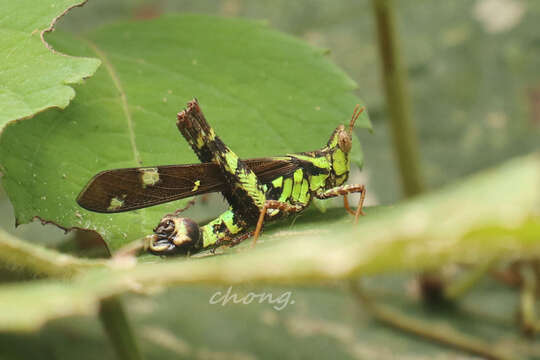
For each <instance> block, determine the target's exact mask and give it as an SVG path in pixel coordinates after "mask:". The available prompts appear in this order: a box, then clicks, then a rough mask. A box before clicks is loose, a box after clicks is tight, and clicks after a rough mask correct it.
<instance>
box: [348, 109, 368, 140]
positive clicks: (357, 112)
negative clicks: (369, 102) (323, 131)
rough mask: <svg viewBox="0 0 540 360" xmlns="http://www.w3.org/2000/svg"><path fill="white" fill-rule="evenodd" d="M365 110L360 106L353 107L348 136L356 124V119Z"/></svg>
mask: <svg viewBox="0 0 540 360" xmlns="http://www.w3.org/2000/svg"><path fill="white" fill-rule="evenodd" d="M365 109H366V107H365V106H362V107H360V104H356V106H355V107H354V111H353V114H352V117H351V122H350V123H349V135H351V136H352V131H353V128H354V123H355V122H356V119H358V117H359V116H360V115H361V114H362V113H363V112H364V110H365Z"/></svg>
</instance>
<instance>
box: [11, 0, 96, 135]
mask: <svg viewBox="0 0 540 360" xmlns="http://www.w3.org/2000/svg"><path fill="white" fill-rule="evenodd" d="M84 3H85V1H81V0H40V1H32V0H19V1H9V0H2V1H0V9H2V15H0V54H2V56H1V59H2V60H1V61H0V84H2V86H1V87H0V109H1V110H0V130H1V129H2V128H3V127H4V126H5V125H6V123H7V122H8V121H10V120H14V119H20V118H24V117H29V116H32V115H34V114H36V113H37V112H40V111H43V110H45V109H48V108H51V107H58V108H62V109H63V108H65V107H66V106H67V105H68V103H69V102H70V101H71V100H72V99H73V97H74V96H75V91H74V90H73V88H72V87H70V86H67V85H68V84H75V83H79V82H81V80H82V79H84V78H86V77H89V76H91V75H92V74H93V73H94V72H95V71H96V69H97V67H98V66H99V64H100V61H99V60H97V59H90V58H77V57H72V56H66V55H63V54H60V53H57V52H55V51H54V50H53V49H52V48H49V45H48V44H47V43H46V42H45V40H44V39H43V35H44V34H45V33H46V32H47V31H52V30H53V27H54V25H55V23H56V21H57V20H58V19H59V18H60V17H61V16H62V15H64V14H65V13H66V12H67V11H68V10H69V9H71V8H72V7H75V6H81V5H82V4H84ZM68 53H69V52H68Z"/></svg>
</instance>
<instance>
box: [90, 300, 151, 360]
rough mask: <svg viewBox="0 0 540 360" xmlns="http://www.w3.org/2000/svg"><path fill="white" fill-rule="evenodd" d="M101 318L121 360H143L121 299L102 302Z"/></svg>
mask: <svg viewBox="0 0 540 360" xmlns="http://www.w3.org/2000/svg"><path fill="white" fill-rule="evenodd" d="M99 317H100V319H101V322H102V324H103V328H104V329H105V332H106V333H107V335H108V336H109V339H110V341H111V342H112V345H113V347H114V350H115V351H116V356H117V357H118V359H119V360H142V355H141V353H140V351H139V347H138V345H137V342H136V341H135V337H134V336H133V331H132V329H131V326H130V325H129V321H128V319H127V317H126V313H125V311H124V307H123V305H122V302H121V300H120V299H119V297H116V296H114V297H110V298H106V299H103V300H101V304H100V309H99Z"/></svg>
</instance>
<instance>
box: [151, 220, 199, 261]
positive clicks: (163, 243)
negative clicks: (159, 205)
mask: <svg viewBox="0 0 540 360" xmlns="http://www.w3.org/2000/svg"><path fill="white" fill-rule="evenodd" d="M148 241H149V244H148V248H149V250H150V252H151V253H153V254H154V255H172V254H180V253H182V254H185V253H191V252H194V251H197V250H198V249H200V247H201V232H200V228H199V225H198V224H197V223H196V222H194V221H193V220H191V219H188V218H185V217H180V216H178V215H176V214H169V215H165V216H164V217H163V218H162V219H161V221H160V222H159V224H158V226H157V227H156V228H155V229H154V234H153V235H150V236H149V240H148Z"/></svg>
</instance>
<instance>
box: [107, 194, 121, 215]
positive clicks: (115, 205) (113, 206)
mask: <svg viewBox="0 0 540 360" xmlns="http://www.w3.org/2000/svg"><path fill="white" fill-rule="evenodd" d="M122 205H124V200H122V199H119V198H117V197H116V196H115V197H113V198H112V199H111V202H110V204H109V207H108V208H107V210H109V211H112V210H117V209H119V208H121V207H122Z"/></svg>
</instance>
